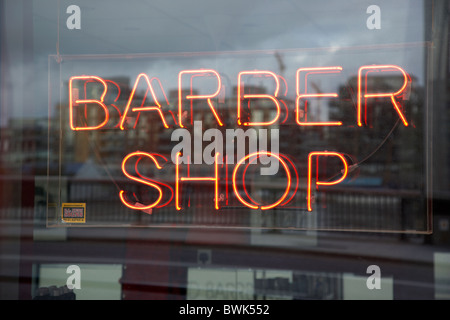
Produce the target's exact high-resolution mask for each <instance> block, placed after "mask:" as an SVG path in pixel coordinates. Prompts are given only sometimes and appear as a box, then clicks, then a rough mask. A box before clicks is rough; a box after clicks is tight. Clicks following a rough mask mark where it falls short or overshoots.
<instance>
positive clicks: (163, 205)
mask: <svg viewBox="0 0 450 320" xmlns="http://www.w3.org/2000/svg"><path fill="white" fill-rule="evenodd" d="M148 155H149V156H151V157H152V159H153V160H154V161H156V159H155V158H154V157H155V156H157V157H161V158H163V159H164V160H165V161H166V162H167V161H168V160H167V158H166V157H164V156H163V155H160V154H157V153H154V154H153V153H152V154H148ZM141 160H142V157H139V158H138V159H137V160H136V164H135V165H134V171H135V172H136V174H137V175H138V176H139V177H141V178H142V179H146V180H147V181H149V182H153V183H155V184H160V185H162V186H164V187H166V188H168V189H169V190H170V193H171V195H170V197H169V200H167V201H166V202H165V203H163V204H160V205H158V206H157V208H162V207H165V206H167V205H168V204H169V203H170V202H171V201H172V199H173V197H174V192H173V189H172V187H171V186H169V185H168V184H167V183H164V182H161V181H156V180H154V179H150V178H148V177H146V176H144V175H142V174H141V173H140V172H139V169H138V168H139V167H138V164H139V161H141ZM156 167H157V168H158V169H161V166H160V165H159V164H158V163H156Z"/></svg>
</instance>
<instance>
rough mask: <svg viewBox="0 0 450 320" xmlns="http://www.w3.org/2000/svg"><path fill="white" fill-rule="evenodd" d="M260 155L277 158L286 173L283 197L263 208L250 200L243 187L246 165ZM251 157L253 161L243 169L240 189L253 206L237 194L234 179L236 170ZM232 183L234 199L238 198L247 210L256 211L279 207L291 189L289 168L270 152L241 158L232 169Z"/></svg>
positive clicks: (255, 153)
mask: <svg viewBox="0 0 450 320" xmlns="http://www.w3.org/2000/svg"><path fill="white" fill-rule="evenodd" d="M261 155H266V156H272V157H275V158H277V160H278V161H279V162H280V163H281V164H282V166H283V168H284V170H285V172H286V177H287V182H286V190H285V192H284V194H283V195H282V196H281V197H280V199H278V200H277V201H276V202H274V203H272V204H269V205H264V206H260V205H259V204H258V203H256V202H255V201H254V200H253V199H251V198H250V196H249V194H248V192H247V190H246V189H247V188H246V186H245V172H246V169H247V167H248V165H249V164H250V163H251V162H252V161H254V160H256V159H257V158H258V157H260V156H261ZM252 157H254V159H253V160H252V161H250V163H248V164H247V165H246V167H245V169H244V174H243V177H242V181H243V183H242V187H243V188H244V191H245V194H246V195H247V197H248V198H249V199H250V201H251V202H253V203H255V204H251V203H249V202H247V201H246V200H244V199H243V198H242V196H241V195H240V194H239V190H238V186H237V182H236V179H237V172H238V170H239V167H240V166H241V165H242V163H244V162H245V161H247V160H248V159H250V158H252ZM232 182H233V190H234V193H235V195H236V197H237V198H238V200H239V201H240V202H241V203H242V204H243V205H245V206H247V207H249V208H251V209H258V208H260V209H261V210H268V209H272V208H274V207H276V206H278V205H279V204H280V203H282V202H283V201H284V200H285V199H286V197H287V196H288V194H289V191H290V189H291V173H290V170H289V167H288V165H287V163H286V162H285V161H284V160H283V159H282V157H281V156H279V155H277V154H275V153H272V152H270V151H258V152H254V153H251V154H249V155H247V156H245V157H243V158H242V159H241V160H240V161H239V162H238V163H237V164H236V166H235V168H234V171H233V177H232Z"/></svg>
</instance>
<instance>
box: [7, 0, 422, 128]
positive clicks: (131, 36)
mask: <svg viewBox="0 0 450 320" xmlns="http://www.w3.org/2000/svg"><path fill="white" fill-rule="evenodd" d="M372 4H374V3H373V1H365V0H364V1H361V0H346V1H329V0H327V1H326V0H318V1H295V0H282V1H267V0H245V1H243V0H228V1H210V0H194V1H184V0H171V1H167V0H152V1H146V0H130V1H121V0H96V1H92V0H70V1H69V0H40V1H34V2H33V4H32V8H31V17H32V19H31V21H29V23H28V24H26V23H25V25H28V26H30V27H31V28H32V30H33V33H32V36H27V39H30V40H32V46H30V48H32V55H33V57H32V61H33V76H34V77H35V81H33V83H34V86H35V92H37V93H38V94H37V95H36V99H33V101H35V104H33V106H32V108H31V109H30V105H29V103H26V102H24V103H21V101H22V99H23V98H22V97H21V96H20V95H21V94H22V93H21V92H15V93H14V96H13V97H14V98H13V99H14V100H15V101H19V104H20V107H16V108H14V109H13V110H12V111H11V112H8V117H18V116H21V115H24V116H25V117H27V116H31V117H40V116H43V115H46V114H47V92H48V80H47V78H48V56H49V55H54V54H57V53H59V54H61V55H62V56H64V55H87V54H95V55H97V54H102V55H105V54H106V55H110V54H119V55H127V54H152V53H181V52H216V53H217V52H224V51H226V52H230V51H231V52H240V51H249V50H250V51H251V50H280V51H283V50H290V49H304V48H332V49H331V50H328V51H327V53H326V54H320V55H318V56H316V54H315V53H314V52H312V53H311V54H310V55H302V56H301V57H298V59H297V61H296V62H295V64H292V65H288V66H286V69H285V70H286V71H287V72H289V71H291V72H294V71H295V69H296V68H298V67H301V66H303V65H302V63H306V62H305V61H308V63H311V61H312V63H313V64H317V65H329V64H332V65H335V64H336V63H338V64H344V63H345V62H344V61H342V59H347V60H349V61H351V60H352V59H353V56H352V55H345V54H339V59H340V60H341V61H342V62H341V61H336V57H335V56H334V55H333V52H334V51H339V49H340V48H344V47H345V48H346V47H353V46H372V45H386V44H395V45H396V44H399V43H417V42H423V41H425V40H426V39H425V10H424V6H425V5H424V3H423V0H397V1H387V0H383V1H377V3H376V4H377V5H378V6H379V7H380V9H381V12H380V13H381V15H380V17H381V29H378V30H376V29H375V30H370V29H368V27H367V25H366V22H367V19H368V18H369V17H370V15H371V14H368V13H367V8H368V7H369V6H370V5H372ZM70 5H78V6H79V7H80V10H81V29H79V30H69V29H68V28H67V26H66V22H67V19H68V18H69V17H70V15H71V14H70V13H67V12H66V10H67V7H69V6H70ZM11 8H12V9H14V4H11V3H9V4H7V5H6V9H7V12H15V10H9V11H8V9H11ZM17 11H18V10H17ZM18 12H19V11H18ZM7 19H8V21H6V26H10V27H9V28H8V29H7V30H6V32H7V39H8V46H7V48H6V50H7V54H8V57H9V62H10V65H11V69H10V73H11V77H10V78H9V80H10V81H11V86H12V87H15V86H16V85H15V81H16V80H17V79H15V74H17V72H16V70H18V71H19V72H18V73H20V71H21V70H22V68H27V66H25V65H24V64H23V59H20V58H19V57H17V56H16V50H21V49H22V46H21V45H20V44H17V43H16V42H19V41H22V40H23V39H22V37H16V36H15V35H14V33H15V32H16V30H15V29H14V23H13V21H19V22H16V24H17V23H20V20H21V19H27V17H25V18H24V17H15V16H14V15H9V16H8V17H7ZM401 55H402V57H401V59H400V60H403V61H405V62H406V61H407V64H408V66H407V67H408V71H409V72H410V73H411V74H414V76H416V77H417V78H418V79H419V81H423V79H422V74H423V71H424V68H423V63H424V59H425V56H424V52H419V54H417V51H414V52H413V53H408V51H407V50H406V51H403V52H402V53H401ZM411 55H414V56H411ZM387 59H390V57H389V56H388V57H387ZM374 60H375V59H374ZM391 60H399V59H398V57H396V58H395V59H391ZM215 61H216V62H217V59H216V60H215ZM247 62H248V60H245V59H244V60H241V61H239V60H235V61H234V62H233V64H232V66H233V67H236V68H238V69H241V70H243V69H245V68H246V64H247ZM400 62H401V61H400ZM400 62H398V63H400ZM207 63H210V61H207ZM367 63H371V61H370V59H367ZM391 63H395V61H392V62H391ZM199 64H201V63H199ZM309 66H311V65H309ZM205 67H212V68H214V67H216V66H215V65H212V66H211V65H206V66H205ZM255 67H258V68H264V67H265V68H279V67H280V65H279V64H278V65H277V62H276V59H275V58H273V59H272V61H271V62H270V65H263V63H262V62H261V63H260V64H259V65H258V66H255ZM111 68H112V67H111V66H109V67H107V68H106V70H105V72H110V73H115V74H116V75H125V76H126V75H127V73H128V74H130V76H131V77H132V78H133V77H135V76H136V75H137V73H139V72H150V71H151V72H155V73H158V74H159V75H161V73H165V72H169V73H174V72H178V71H179V68H178V67H177V66H176V65H174V64H173V63H172V62H170V63H164V62H162V63H161V64H160V68H157V69H155V67H154V66H153V67H151V68H150V67H146V68H147V69H145V67H143V66H139V67H138V69H139V70H138V69H136V70H132V69H126V68H124V67H123V66H120V65H115V66H114V67H113V69H111ZM124 69H126V70H124ZM291 69H292V70H291ZM275 71H276V69H275ZM17 81H22V79H18V80H17ZM40 93H42V94H40ZM22 106H24V107H23V108H22ZM2 124H5V119H3V120H2Z"/></svg>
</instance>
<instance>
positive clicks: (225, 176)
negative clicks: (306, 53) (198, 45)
mask: <svg viewBox="0 0 450 320" xmlns="http://www.w3.org/2000/svg"><path fill="white" fill-rule="evenodd" d="M343 70H344V68H343V67H342V66H328V67H302V68H298V69H297V70H296V73H295V78H294V79H293V80H294V82H295V99H294V101H295V106H294V108H293V110H294V113H295V115H294V118H295V125H296V126H298V128H312V127H316V128H319V127H330V128H339V127H342V126H343V122H342V121H341V120H340V119H337V120H333V121H329V120H321V121H311V119H310V117H309V115H310V113H311V112H312V109H313V108H314V106H313V105H312V104H310V103H309V102H310V101H312V100H320V99H323V98H325V99H335V100H338V99H339V98H340V96H339V93H338V92H318V91H317V90H311V86H312V83H313V82H312V81H311V77H315V78H317V77H320V78H327V77H334V76H336V75H340V74H341V73H342V72H343ZM387 72H390V73H395V74H398V75H400V76H401V79H402V84H401V85H400V86H399V87H398V88H395V89H394V90H392V89H389V90H387V89H386V90H384V91H382V90H381V91H380V89H376V88H372V87H371V86H370V81H369V79H370V77H371V76H372V75H375V74H377V73H387ZM177 79H178V83H177V85H178V92H177V101H171V102H172V103H174V102H175V104H176V105H177V108H176V110H177V114H176V115H175V114H174V113H173V112H172V111H171V109H169V107H168V106H169V105H170V102H169V99H168V98H167V95H166V93H165V90H164V88H163V85H162V83H161V81H160V79H158V78H157V77H152V78H150V77H149V76H148V75H147V74H145V73H140V74H139V75H138V76H137V78H136V79H135V81H134V84H133V86H132V89H131V92H130V94H129V96H128V99H127V100H126V101H127V102H126V104H125V105H124V108H123V110H122V111H121V110H120V108H119V107H118V106H117V104H111V105H108V104H107V103H106V102H105V101H106V98H107V96H108V94H109V92H108V83H109V84H111V81H110V80H105V79H102V78H101V77H99V76H96V75H80V76H72V77H71V78H70V80H69V115H70V116H69V124H70V128H71V130H73V131H96V130H106V129H107V130H110V129H116V130H120V131H125V130H134V129H136V125H137V124H138V122H139V116H140V115H141V113H151V114H154V115H155V119H157V120H155V121H158V122H159V123H160V124H161V125H162V127H163V128H164V129H163V130H167V129H169V128H174V127H178V128H186V127H190V126H192V125H193V124H194V120H193V119H194V118H195V115H196V113H199V112H205V111H204V109H202V110H198V109H197V106H198V104H196V103H194V101H197V102H198V101H201V102H203V104H204V105H206V106H207V108H206V110H207V111H206V112H209V113H210V115H212V119H213V120H214V122H215V123H216V125H217V126H218V127H219V128H223V127H226V123H230V120H232V122H234V124H235V125H236V126H237V127H247V128H248V127H259V128H264V127H272V126H274V125H280V124H284V123H285V122H286V119H287V118H288V117H289V109H290V108H288V107H287V103H286V101H285V99H284V98H285V97H286V96H287V95H288V92H289V89H288V87H287V84H286V80H285V78H284V77H282V76H280V75H278V74H276V73H274V72H272V71H269V70H246V71H240V72H239V73H238V74H237V79H236V80H237V81H236V82H237V87H236V100H235V116H236V117H235V118H234V119H226V118H224V116H223V115H222V114H221V113H220V110H219V108H218V103H217V101H218V100H220V99H221V97H222V98H223V94H224V83H223V80H222V76H221V74H220V73H219V72H217V71H216V70H214V69H191V70H182V71H179V73H178V77H177ZM254 79H258V80H259V81H261V82H265V83H269V84H270V86H271V87H272V88H273V91H269V92H249V90H248V88H249V87H251V84H250V83H251V80H254ZM199 80H201V81H203V82H202V83H207V84H208V88H207V89H205V90H206V91H207V92H206V93H199V92H197V91H196V90H195V82H196V81H199ZM410 82H411V79H410V76H409V75H408V73H407V72H406V71H405V70H404V69H403V68H402V67H400V66H397V65H364V66H361V67H360V68H359V69H358V74H357V88H356V90H357V92H356V108H355V110H354V113H355V123H354V126H355V127H363V126H368V125H369V123H368V120H367V114H369V113H370V112H371V110H370V108H373V106H371V105H370V104H369V103H368V101H370V100H373V99H379V100H380V99H381V100H385V101H387V102H388V104H389V105H390V108H391V111H388V110H383V111H382V113H385V112H392V113H393V114H395V115H396V116H397V117H398V119H399V120H400V121H401V124H402V125H403V126H404V127H408V126H409V124H410V123H409V121H408V120H407V116H406V112H405V108H404V106H403V104H402V102H401V100H402V98H403V96H404V95H405V94H406V93H407V89H408V86H409V84H410ZM87 83H97V84H98V85H99V87H100V90H97V91H96V92H97V93H96V94H97V96H94V97H89V98H88V97H87V94H86V84H87ZM81 84H83V86H84V89H85V90H84V92H85V97H80V90H79V89H78V88H79V87H80V85H81ZM186 84H188V87H189V89H187V90H186V89H185V87H186ZM142 85H143V86H144V87H145V88H146V90H145V94H144V96H143V97H142V95H138V94H137V88H138V86H142ZM282 86H284V88H285V90H282ZM116 87H117V88H118V89H119V91H120V86H118V85H117V84H116ZM119 94H120V93H119ZM115 100H117V96H116V97H115ZM147 100H150V102H147ZM256 102H260V103H264V105H265V108H266V109H270V110H271V113H270V116H269V117H266V118H265V119H256V120H253V119H250V118H249V117H246V116H245V113H246V112H250V113H251V111H257V110H258V103H256ZM93 108H94V109H96V110H97V112H96V116H95V117H93V118H92V119H90V116H89V114H90V113H89V112H88V109H93ZM392 110H393V111H392ZM80 111H84V112H80ZM111 112H114V115H112V114H111ZM283 113H285V116H284V117H283V116H282V114H283ZM132 116H134V117H135V122H134V124H130V123H129V119H130V118H132ZM114 119H115V120H114ZM117 119H118V120H117ZM281 130H282V129H281ZM210 151H214V153H213V159H214V161H213V168H212V169H211V174H210V175H205V176H192V175H191V173H190V167H189V163H188V164H187V165H186V164H185V163H183V161H182V160H181V157H182V156H184V155H182V153H181V152H177V153H176V154H175V159H174V161H173V163H174V165H175V175H174V179H173V181H172V182H171V183H168V182H164V181H160V180H157V179H155V178H154V177H151V176H147V175H144V174H142V173H141V172H140V162H141V161H144V160H145V161H147V163H150V165H151V166H153V167H154V168H155V169H156V170H158V171H164V170H165V166H164V164H165V163H168V159H167V158H166V157H165V156H164V155H162V154H158V153H152V152H144V151H139V150H138V151H134V152H131V153H129V154H127V155H126V156H125V157H124V158H123V161H122V164H121V171H122V173H123V175H124V176H125V177H126V178H127V179H129V180H131V181H134V182H136V183H138V184H141V185H144V186H146V187H148V188H149V189H150V190H152V191H153V192H154V193H155V194H156V198H155V199H153V200H152V201H149V202H147V203H142V201H138V200H136V199H137V197H136V196H135V195H134V194H132V192H129V191H127V190H125V189H121V190H120V192H119V194H118V196H119V198H120V201H121V203H122V204H123V205H125V206H126V207H128V208H130V209H133V210H140V211H144V212H151V210H152V209H153V208H162V207H166V206H169V205H174V207H175V209H176V210H178V211H179V210H182V209H183V205H182V203H183V196H182V189H183V186H184V185H185V184H190V183H196V182H202V183H206V184H210V187H211V189H212V190H214V192H213V194H214V196H213V199H211V200H212V205H211V208H214V209H215V210H219V209H221V208H222V207H224V206H226V205H227V201H225V202H224V201H223V198H226V199H228V196H229V193H230V192H232V193H233V194H234V196H235V198H236V199H237V201H238V202H239V204H240V205H242V206H244V207H246V208H249V209H253V210H270V209H274V208H281V207H285V206H287V205H289V203H290V202H291V201H292V200H293V199H294V198H295V196H296V193H297V191H298V188H299V180H300V179H299V176H300V175H299V170H298V168H297V167H296V165H295V164H294V162H293V159H292V158H291V157H290V156H287V155H285V154H281V153H278V152H273V150H272V151H268V150H257V151H254V152H251V153H249V154H246V155H244V156H240V157H239V158H238V159H236V164H235V165H234V168H232V169H231V170H228V164H230V163H231V164H232V163H234V162H233V161H230V158H231V157H230V156H229V155H228V154H227V155H225V153H223V152H222V151H220V152H218V151H217V150H216V149H214V148H213V149H212V150H210ZM262 158H270V159H271V161H272V162H273V161H276V162H277V164H278V165H279V168H281V170H280V172H281V174H282V176H283V177H284V182H283V183H284V185H283V186H282V187H281V189H282V192H281V195H279V197H277V198H276V199H274V200H273V201H267V203H262V202H261V201H258V200H256V199H254V197H253V196H252V194H251V191H250V190H249V188H248V185H247V183H246V175H247V174H248V168H249V166H250V164H252V163H256V162H257V161H259V160H261V159H262ZM296 160H299V159H296ZM322 160H327V161H331V162H335V163H336V165H335V167H336V168H339V172H338V175H337V177H336V178H334V179H331V180H330V179H326V180H325V179H323V178H321V174H322V173H323V172H324V171H326V170H325V169H323V168H322V165H321V164H320V163H321V161H322ZM352 161H353V160H352V159H351V157H349V156H348V155H347V154H345V153H343V152H339V151H337V150H334V151H329V150H311V151H310V152H308V153H307V154H306V155H305V156H304V162H305V163H306V176H307V179H306V197H305V208H306V211H308V212H311V211H313V210H314V205H313V203H314V196H313V193H314V190H317V189H319V188H321V187H332V186H335V185H338V184H340V183H342V182H343V181H344V180H345V179H346V178H347V177H348V174H349V173H350V172H351V169H353V167H354V163H353V162H352ZM133 165H134V166H133ZM130 166H131V167H134V171H133V172H131V170H130ZM222 169H225V172H223V171H224V170H222ZM222 185H225V192H224V191H223V190H221V188H222ZM229 186H230V187H229ZM224 193H225V194H224ZM133 198H134V199H135V200H132V199H133Z"/></svg>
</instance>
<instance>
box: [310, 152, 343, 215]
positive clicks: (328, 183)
mask: <svg viewBox="0 0 450 320" xmlns="http://www.w3.org/2000/svg"><path fill="white" fill-rule="evenodd" d="M313 157H338V158H340V159H341V161H342V163H343V164H344V169H343V170H342V171H341V172H342V177H341V178H339V179H338V180H335V181H320V180H319V179H316V186H319V185H322V186H331V185H334V184H338V183H340V182H342V181H343V180H344V179H345V178H346V177H347V172H348V164H347V161H346V160H345V158H344V156H343V155H342V154H340V153H337V152H328V151H323V152H311V153H310V154H309V155H308V190H307V196H306V199H307V204H308V211H312V208H311V202H312V199H311V193H312V166H313V164H312V159H313ZM318 172H319V162H318V161H317V163H316V175H318V174H317V173H318Z"/></svg>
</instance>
